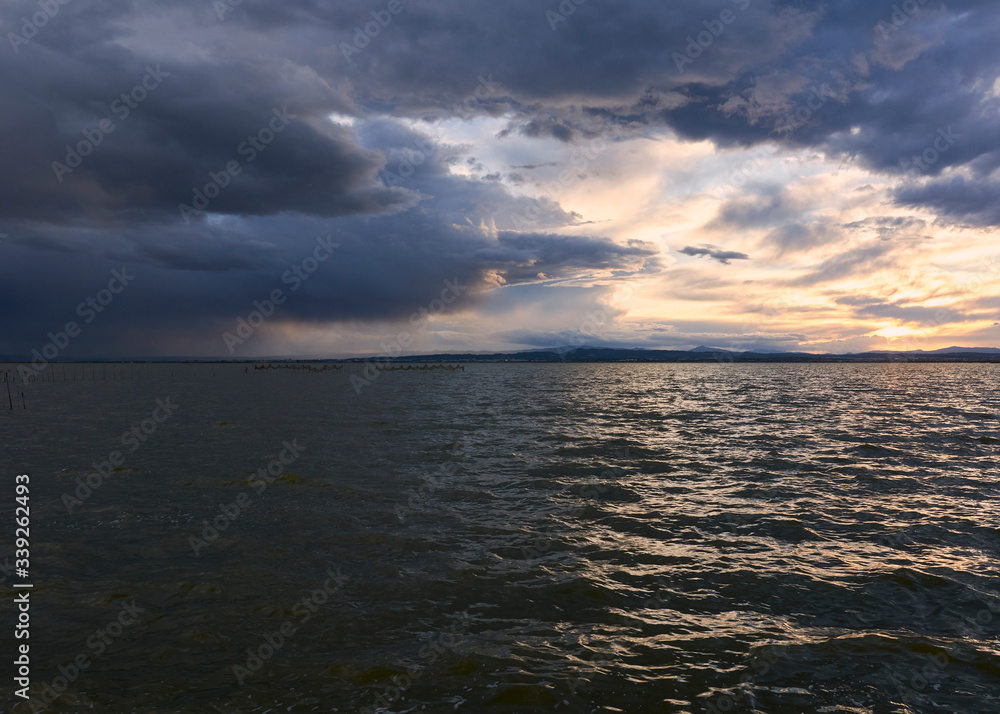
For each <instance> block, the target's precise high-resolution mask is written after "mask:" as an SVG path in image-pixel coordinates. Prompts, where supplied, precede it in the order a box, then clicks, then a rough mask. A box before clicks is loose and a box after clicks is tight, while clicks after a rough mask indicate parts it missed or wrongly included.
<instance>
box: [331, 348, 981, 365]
mask: <svg viewBox="0 0 1000 714" xmlns="http://www.w3.org/2000/svg"><path fill="white" fill-rule="evenodd" d="M369 360H372V361H389V362H1000V349H996V348H994V347H982V348H976V347H960V348H947V349H944V350H934V351H930V352H924V351H922V350H914V351H907V352H890V351H873V352H861V353H857V354H830V353H826V354H812V353H808V352H733V351H730V350H723V349H718V348H714V347H705V346H701V347H695V348H694V349H692V350H647V349H620V348H613V347H576V348H573V349H569V350H562V349H559V348H551V349H548V350H545V349H541V350H526V351H523V352H496V353H493V354H473V353H445V354H432V355H409V356H405V357H394V358H387V357H356V358H353V359H348V360H342V361H344V362H366V361H369Z"/></svg>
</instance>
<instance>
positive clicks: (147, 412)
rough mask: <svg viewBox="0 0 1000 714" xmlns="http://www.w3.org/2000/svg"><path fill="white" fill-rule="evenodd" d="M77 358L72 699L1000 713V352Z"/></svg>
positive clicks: (5, 449)
mask: <svg viewBox="0 0 1000 714" xmlns="http://www.w3.org/2000/svg"><path fill="white" fill-rule="evenodd" d="M55 369H56V370H57V372H56V376H57V379H56V381H53V382H36V383H32V384H29V385H27V386H26V387H24V388H23V390H24V393H25V403H26V406H27V409H26V410H17V409H15V410H13V411H10V410H7V408H6V407H7V404H6V402H4V404H3V406H4V409H3V410H2V411H0V448H2V473H0V477H2V483H3V484H4V486H3V492H2V494H0V503H2V505H3V508H2V516H3V523H4V525H3V529H4V530H3V532H4V533H5V534H6V535H5V536H4V539H3V545H2V550H0V560H2V558H4V557H8V556H9V558H10V560H9V561H8V562H9V563H11V564H12V563H13V556H14V553H13V537H12V533H13V507H14V503H13V481H14V474H16V473H28V474H30V477H31V488H32V491H31V504H32V505H31V517H32V525H31V536H32V538H31V578H30V579H31V580H32V582H34V584H35V588H34V590H33V591H32V595H31V598H32V609H31V618H32V619H31V639H30V642H31V661H32V665H31V666H32V679H33V685H32V695H33V697H34V698H35V700H36V701H38V702H42V701H43V700H44V699H46V698H47V699H49V700H51V704H48V705H47V708H46V711H53V712H199V713H202V712H261V713H263V712H313V711H315V712H331V711H337V712H353V711H376V710H379V709H384V710H391V711H395V712H410V711H421V712H455V711H457V712H547V711H560V712H562V711H564V712H629V713H632V712H768V713H770V714H777V713H784V712H788V713H796V714H798V713H801V712H830V713H834V712H838V713H847V712H851V713H861V712H873V713H882V712H886V713H889V712H893V713H902V712H961V713H962V714H965V713H966V712H1000V641H998V634H1000V595H998V593H997V591H998V590H1000V578H998V576H1000V567H998V556H1000V530H998V526H1000V501H998V495H1000V489H998V482H1000V479H998V476H1000V470H998V464H997V457H998V453H1000V448H998V443H997V439H998V437H1000V422H998V410H1000V396H998V392H997V378H998V376H1000V368H998V366H997V365H900V364H889V365H781V364H771V365H732V364H709V365H627V364H617V365H470V366H468V367H467V368H466V371H465V372H446V371H399V372H391V373H383V374H380V375H379V376H378V377H377V379H375V381H374V382H372V383H370V384H368V385H367V386H365V387H364V388H363V389H362V390H361V393H360V394H357V393H356V392H355V390H354V388H353V387H352V384H351V379H350V377H351V375H352V374H354V375H357V374H358V373H359V367H357V366H354V367H350V368H346V369H345V370H343V371H339V372H338V371H329V372H322V373H311V372H304V371H293V370H273V371H259V372H255V371H254V370H253V369H252V367H251V369H250V370H249V372H244V367H243V366H242V365H239V366H214V367H213V366H211V365H174V366H170V365H156V366H152V367H150V366H142V367H141V368H139V367H134V368H129V369H130V370H131V372H129V373H128V375H127V376H130V377H131V378H130V379H127V380H118V381H114V382H112V381H90V380H89V379H88V380H82V379H77V380H75V381H74V380H72V379H70V380H65V381H64V380H63V376H64V374H63V372H62V371H58V370H60V369H61V368H59V367H57V368H55ZM82 372H83V370H82V368H77V370H76V371H74V370H73V369H72V368H70V371H69V373H68V376H70V377H72V376H73V375H74V374H75V375H76V376H77V377H81V376H83V374H82ZM98 379H99V378H98ZM168 398H169V399H168ZM157 400H160V403H159V404H158V403H157ZM165 407H169V408H167V409H165ZM168 412H172V413H169V414H168ZM157 419H159V420H160V421H157ZM144 420H145V422H144ZM133 426H135V428H136V431H135V432H134V433H129V430H130V429H131V428H132V427H133ZM123 434H124V435H125V438H124V440H123ZM114 451H120V452H121V455H120V457H116V458H115V460H116V461H118V462H119V465H118V466H117V467H116V468H114V470H111V464H110V461H109V459H111V458H112V456H113V454H112V453H111V452H114ZM121 459H124V461H122V460H121ZM94 462H97V463H96V466H95V465H93V464H94ZM102 462H108V463H107V464H104V463H102ZM282 462H284V463H282ZM95 468H100V469H101V470H104V471H106V472H107V473H106V475H102V476H100V477H98V475H96V473H95ZM269 469H270V473H269V472H268V470H269ZM88 480H89V482H90V485H89V486H88V485H87V483H88ZM8 535H10V537H8ZM5 577H6V582H5V583H4V584H3V586H2V587H3V590H4V592H5V593H7V594H6V595H5V597H4V599H3V613H4V622H5V623H7V624H5V625H4V628H3V635H2V636H0V642H2V647H3V649H2V659H0V675H2V681H3V688H2V689H0V710H2V711H5V712H6V711H13V712H28V711H32V708H31V707H30V706H28V705H26V704H24V703H18V701H19V700H18V699H17V698H15V697H14V695H13V694H12V689H13V688H12V687H10V686H9V684H10V681H11V677H12V676H13V665H12V664H11V661H12V659H13V645H14V640H13V637H12V635H11V633H12V629H13V622H14V617H15V614H14V612H15V611H14V609H13V606H12V599H13V590H11V589H10V588H9V583H10V582H12V581H13V579H14V577H13V575H5ZM75 663H85V666H83V667H79V666H78V664H75ZM53 684H54V685H55V688H52V685H53ZM57 694H58V697H56V695H57ZM15 705H16V706H15Z"/></svg>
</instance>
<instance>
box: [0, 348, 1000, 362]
mask: <svg viewBox="0 0 1000 714" xmlns="http://www.w3.org/2000/svg"><path fill="white" fill-rule="evenodd" d="M369 362H375V363H382V364H388V363H392V364H407V363H409V364H423V363H429V362H450V363H456V362H457V363H462V364H476V363H480V364H566V363H575V364H585V363H590V364H595V363H596V364H618V363H625V364H712V363H742V364H755V363H756V364H762V363H798V364H843V363H874V364H887V363H907V364H913V363H928V364H932V363H973V364H1000V350H996V349H993V348H989V349H988V350H984V351H982V352H979V351H976V350H975V349H969V348H965V349H964V350H963V351H955V352H949V351H935V352H862V353H857V354H809V353H805V352H779V353H773V352H730V351H727V350H712V349H702V350H693V351H680V350H620V349H611V348H608V349H604V348H577V349H572V350H568V351H565V352H557V351H555V350H536V351H528V352H514V353H492V354H469V353H464V354H463V353H447V354H432V355H406V356H399V357H388V356H385V355H377V356H370V357H347V358H300V357H264V358H258V359H223V358H190V357H183V358H171V357H155V358H139V359H135V358H133V359H85V360H60V361H50V362H48V364H50V365H68V364H122V363H133V364H265V363H309V364H319V363H322V364H364V363H369ZM30 363H31V360H30V359H27V360H20V361H18V360H11V359H9V358H6V359H3V360H0V364H2V365H13V366H16V365H20V364H23V365H28V364H30Z"/></svg>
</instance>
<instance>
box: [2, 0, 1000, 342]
mask: <svg viewBox="0 0 1000 714" xmlns="http://www.w3.org/2000/svg"><path fill="white" fill-rule="evenodd" d="M0 35H2V37H0V45H2V46H0V160H2V168H3V170H2V171H0V355H4V356H8V357H9V358H11V359H22V358H26V357H30V356H31V355H33V354H38V355H43V356H44V357H45V358H47V359H87V358H152V357H163V356H190V357H226V358H229V357H235V358H255V357H262V356H276V357H278V356H291V357H307V358H311V357H344V356H365V355H371V356H378V355H382V356H384V355H397V354H424V353H437V352H484V351H487V352H492V351H510V350H524V349H538V348H549V347H572V346H580V345H591V346H615V347H645V348H659V349H690V348H693V347H696V346H699V345H709V346H713V347H719V348H725V349H738V350H742V349H753V350H775V351H785V350H797V351H807V352H859V351H865V350H871V349H883V350H912V349H938V348H942V347H947V346H951V345H961V346H969V347H971V346H980V347H1000V257H998V247H997V244H996V243H997V241H996V235H997V232H996V229H997V226H998V225H1000V74H998V71H1000V52H998V49H997V40H996V38H997V37H998V36H1000V5H998V4H997V3H996V2H995V0H993V1H992V2H988V1H986V0H982V1H972V0H966V1H956V2H948V3H942V2H939V1H937V0H905V2H896V3H894V2H878V1H873V0H840V1H838V2H825V3H824V2H809V1H807V0H783V1H779V0H713V1H710V2H708V1H698V2H694V1H684V0H680V1H672V2H664V1H663V0H649V1H646V0H630V1H629V2H621V1H620V0H561V1H558V0H505V1H504V2H486V1H485V0H483V1H478V2H474V1H472V0H460V1H455V0H373V1H368V0H341V1H340V2H331V1H328V0H302V1H300V2H287V3H279V2H270V1H268V2H265V1H263V0H242V1H240V0H190V1H189V0H169V1H167V0H9V1H8V2H5V3H4V4H3V6H2V7H0ZM36 351H37V352H36Z"/></svg>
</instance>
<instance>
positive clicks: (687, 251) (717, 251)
mask: <svg viewBox="0 0 1000 714" xmlns="http://www.w3.org/2000/svg"><path fill="white" fill-rule="evenodd" d="M677 252H678V253H683V254H684V255H692V256H702V255H704V256H708V257H709V258H711V259H712V260H717V261H719V262H720V263H722V264H723V265H729V261H731V260H750V256H749V255H747V254H746V253H737V252H736V251H733V250H722V249H721V248H719V247H718V246H714V245H708V244H706V245H701V246H698V247H697V248H695V247H692V246H687V247H686V248H681V249H680V250H679V251H677Z"/></svg>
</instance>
